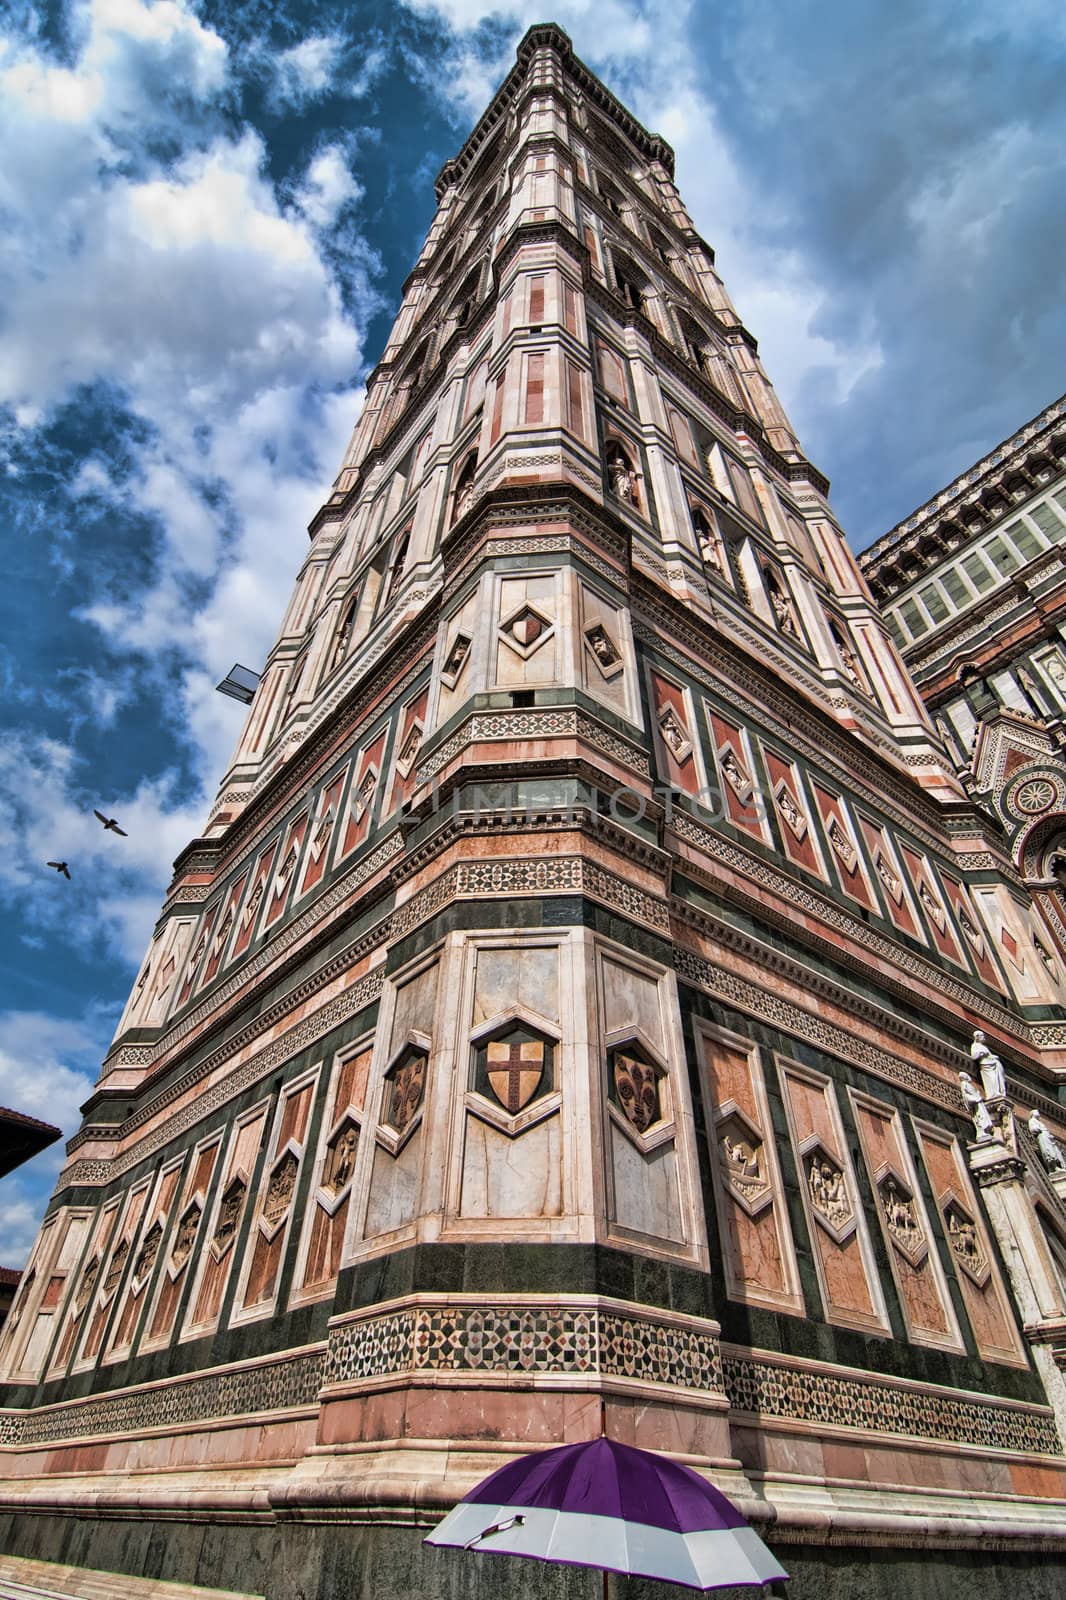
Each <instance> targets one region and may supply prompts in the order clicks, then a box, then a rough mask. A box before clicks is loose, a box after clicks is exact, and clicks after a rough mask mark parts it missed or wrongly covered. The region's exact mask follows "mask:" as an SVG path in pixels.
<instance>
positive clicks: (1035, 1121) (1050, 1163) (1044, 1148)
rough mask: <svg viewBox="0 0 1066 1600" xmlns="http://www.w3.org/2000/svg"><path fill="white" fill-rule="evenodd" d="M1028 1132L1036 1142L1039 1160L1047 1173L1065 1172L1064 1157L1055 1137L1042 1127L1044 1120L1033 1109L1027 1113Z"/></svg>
mask: <svg viewBox="0 0 1066 1600" xmlns="http://www.w3.org/2000/svg"><path fill="white" fill-rule="evenodd" d="M1029 1132H1030V1133H1031V1134H1032V1136H1033V1138H1034V1139H1035V1140H1036V1148H1037V1149H1038V1150H1039V1152H1040V1159H1041V1161H1042V1162H1043V1163H1044V1165H1045V1167H1046V1168H1047V1169H1048V1171H1049V1172H1066V1156H1064V1155H1063V1153H1062V1146H1061V1145H1060V1144H1059V1141H1058V1140H1057V1139H1056V1138H1055V1135H1054V1134H1053V1133H1052V1132H1051V1131H1050V1129H1049V1128H1047V1127H1046V1126H1045V1125H1044V1119H1043V1117H1042V1116H1041V1115H1040V1113H1039V1111H1037V1110H1036V1109H1035V1108H1034V1109H1033V1110H1032V1111H1030V1113H1029Z"/></svg>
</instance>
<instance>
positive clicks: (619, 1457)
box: [426, 1439, 788, 1589]
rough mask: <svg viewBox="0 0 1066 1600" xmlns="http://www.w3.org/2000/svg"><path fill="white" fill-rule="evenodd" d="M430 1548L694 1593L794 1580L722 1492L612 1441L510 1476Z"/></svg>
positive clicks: (550, 1454)
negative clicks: (584, 1570) (659, 1583)
mask: <svg viewBox="0 0 1066 1600" xmlns="http://www.w3.org/2000/svg"><path fill="white" fill-rule="evenodd" d="M426 1543H427V1544H438V1545H457V1546H459V1547H460V1548H461V1549H468V1550H488V1551H495V1552H497V1553H498V1554H500V1555H510V1556H533V1557H534V1558H535V1559H536V1560H539V1561H559V1562H563V1563H565V1564H568V1565H572V1566H578V1567H603V1568H605V1569H606V1570H607V1571H609V1572H620V1573H626V1574H629V1575H631V1576H634V1577H642V1578H661V1579H663V1580H664V1581H665V1582H667V1583H679V1584H683V1585H684V1586H685V1587H686V1588H689V1589H722V1588H726V1587H728V1586H729V1585H731V1584H763V1583H769V1582H771V1581H772V1580H773V1579H775V1578H787V1577H788V1573H787V1572H785V1571H784V1569H783V1568H782V1567H781V1566H780V1565H779V1564H778V1562H777V1561H776V1560H775V1559H774V1557H773V1556H772V1555H771V1554H770V1552H769V1550H767V1548H766V1546H765V1545H764V1544H763V1542H762V1540H761V1539H760V1538H759V1536H758V1534H757V1533H756V1532H755V1531H754V1529H752V1528H749V1526H748V1524H747V1523H746V1522H745V1521H744V1518H743V1517H742V1516H741V1515H740V1512H739V1511H738V1510H737V1509H736V1507H735V1506H734V1505H733V1504H732V1502H731V1501H729V1500H727V1499H726V1497H725V1495H724V1494H722V1493H721V1491H720V1490H718V1489H716V1488H714V1486H713V1485H712V1484H709V1483H707V1481H706V1480H705V1479H704V1478H701V1477H700V1476H699V1474H698V1473H695V1472H693V1471H691V1470H690V1468H688V1467H682V1466H679V1465H678V1463H677V1462H676V1461H670V1460H669V1459H668V1458H667V1457H666V1456H656V1455H651V1454H650V1453H649V1452H648V1451H647V1450H635V1449H633V1447H632V1446H631V1445H625V1444H616V1443H615V1442H614V1441H613V1440H612V1439H591V1440H588V1441H586V1442H584V1443H581V1444H567V1445H562V1446H561V1447H560V1448H559V1449H557V1450H542V1451H539V1452H538V1453H537V1454H536V1455H531V1456H523V1457H522V1458H521V1459H520V1460H518V1461H512V1462H510V1463H509V1465H508V1466H506V1467H501V1468H500V1469H499V1471H498V1472H494V1473H492V1475H491V1476H490V1477H488V1478H486V1479H485V1481H484V1482H483V1483H479V1484H478V1486H477V1488H476V1489H472V1490H471V1491H470V1493H469V1494H468V1495H467V1497H466V1499H465V1500H461V1501H460V1502H459V1504H458V1505H457V1506H455V1507H454V1508H453V1509H452V1510H451V1511H449V1513H448V1515H447V1516H446V1517H445V1518H444V1520H443V1522H441V1523H440V1524H439V1525H438V1526H437V1527H436V1528H435V1529H434V1530H433V1532H432V1533H431V1534H430V1535H429V1537H428V1538H427V1540H426Z"/></svg>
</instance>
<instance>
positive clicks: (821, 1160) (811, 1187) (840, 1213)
mask: <svg viewBox="0 0 1066 1600" xmlns="http://www.w3.org/2000/svg"><path fill="white" fill-rule="evenodd" d="M803 1172H804V1178H805V1180H806V1184H807V1196H808V1199H809V1200H810V1204H811V1210H812V1212H813V1213H814V1218H815V1221H816V1222H818V1223H820V1224H821V1226H822V1227H823V1228H824V1229H825V1230H826V1232H827V1233H828V1234H829V1235H830V1237H831V1238H833V1239H835V1240H836V1242H837V1244H843V1243H844V1241H845V1240H846V1239H848V1238H849V1237H850V1235H851V1234H852V1233H854V1231H855V1207H854V1204H853V1203H852V1198H851V1195H850V1194H849V1193H848V1180H847V1176H846V1174H845V1172H844V1168H843V1167H842V1166H841V1164H840V1162H839V1161H838V1160H837V1158H836V1156H834V1155H832V1154H831V1153H830V1151H828V1150H827V1149H826V1147H825V1145H823V1144H818V1143H815V1144H813V1145H809V1146H808V1147H807V1149H806V1150H805V1151H804V1152H803Z"/></svg>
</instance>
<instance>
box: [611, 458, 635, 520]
mask: <svg viewBox="0 0 1066 1600" xmlns="http://www.w3.org/2000/svg"><path fill="white" fill-rule="evenodd" d="M607 481H608V483H609V484H610V487H611V493H612V494H613V495H616V496H617V497H618V499H619V500H625V501H626V502H627V503H628V504H629V505H631V506H635V505H637V504H638V500H637V477H636V473H635V472H634V471H633V468H632V466H631V465H630V462H629V458H628V457H627V455H626V453H625V451H624V450H623V449H622V447H621V445H618V444H610V445H608V447H607Z"/></svg>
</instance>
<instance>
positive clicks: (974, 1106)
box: [959, 1072, 996, 1144]
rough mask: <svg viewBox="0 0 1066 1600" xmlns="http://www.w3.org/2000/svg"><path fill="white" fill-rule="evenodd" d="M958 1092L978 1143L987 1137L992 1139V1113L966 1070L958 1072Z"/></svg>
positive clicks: (981, 1142) (993, 1125)
mask: <svg viewBox="0 0 1066 1600" xmlns="http://www.w3.org/2000/svg"><path fill="white" fill-rule="evenodd" d="M959 1092H960V1094H961V1095H962V1103H963V1105H964V1106H965V1107H966V1110H967V1112H968V1113H969V1115H970V1116H971V1117H972V1118H973V1125H974V1131H975V1132H976V1134H977V1142H978V1144H984V1143H985V1142H986V1140H988V1139H994V1138H995V1134H996V1128H995V1124H994V1122H993V1121H992V1113H991V1112H990V1111H989V1109H988V1107H987V1106H986V1105H985V1102H984V1097H983V1095H982V1094H981V1091H980V1089H979V1088H978V1087H977V1085H976V1083H975V1082H974V1080H973V1079H972V1078H971V1077H970V1074H969V1073H968V1072H960V1073H959Z"/></svg>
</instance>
